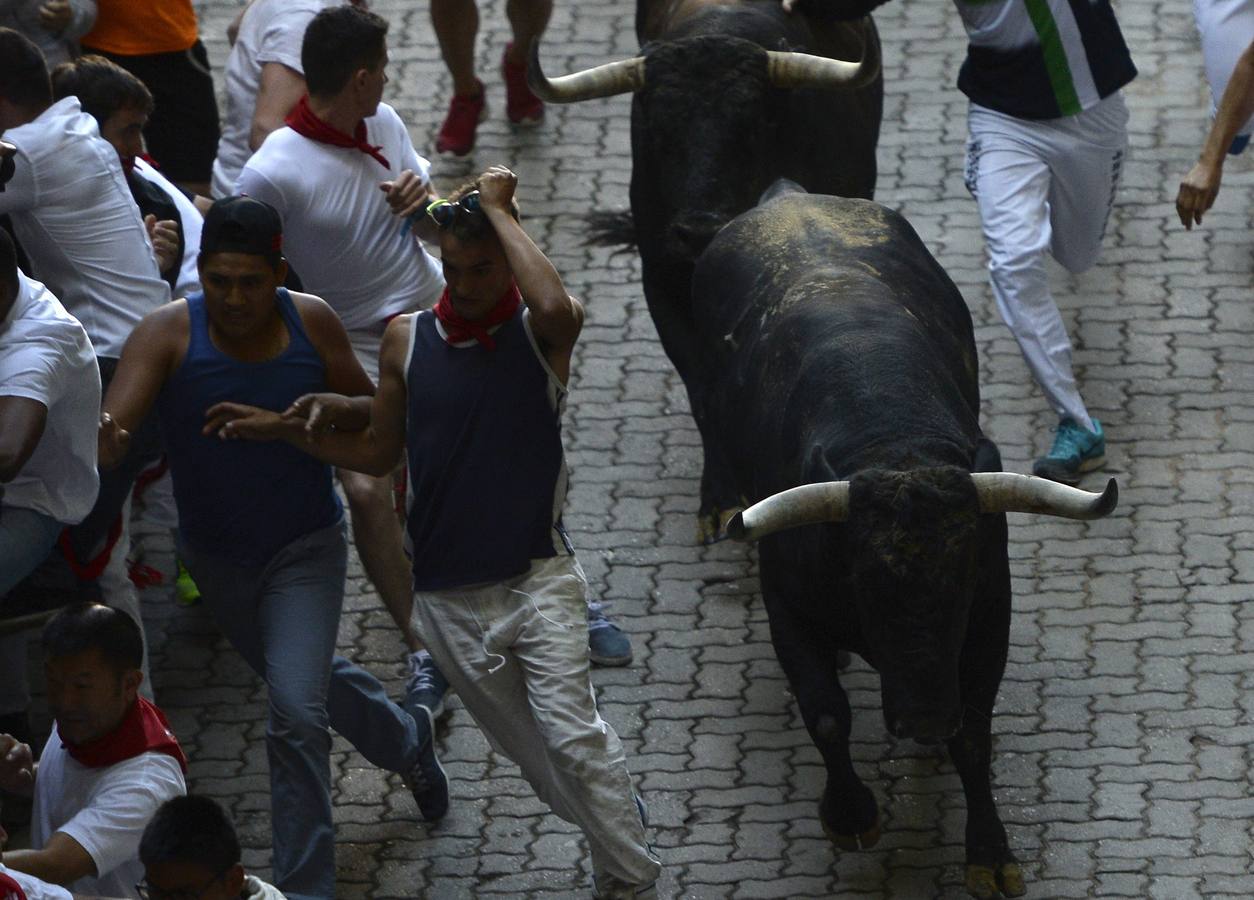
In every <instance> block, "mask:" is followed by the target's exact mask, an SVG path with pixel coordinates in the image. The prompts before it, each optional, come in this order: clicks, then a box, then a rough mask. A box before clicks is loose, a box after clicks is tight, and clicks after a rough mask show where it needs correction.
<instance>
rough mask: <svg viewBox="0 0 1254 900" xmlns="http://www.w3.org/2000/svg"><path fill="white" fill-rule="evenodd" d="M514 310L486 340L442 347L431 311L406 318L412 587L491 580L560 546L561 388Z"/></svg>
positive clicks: (562, 550) (565, 547) (563, 543)
mask: <svg viewBox="0 0 1254 900" xmlns="http://www.w3.org/2000/svg"><path fill="white" fill-rule="evenodd" d="M524 312H525V307H523V306H519V308H518V312H517V313H515V315H514V317H513V318H512V319H510V320H509V321H508V322H506V323H504V324H503V325H501V327H500V328H499V329H497V331H496V333H495V334H494V335H493V337H494V338H495V340H496V349H494V350H488V349H486V348H484V347H482V346H480V345H479V344H477V343H476V344H473V345H469V346H451V345H450V344H448V342H446V341H445V340H444V337H443V336H442V335H441V334H440V332H439V330H438V329H437V325H436V318H435V315H434V314H433V313H431V312H430V311H424V312H420V313H417V314H416V315H415V316H414V318H413V323H412V325H411V332H412V334H411V337H410V340H411V343H410V353H409V361H408V363H407V364H406V377H405V382H406V389H407V393H408V403H409V409H408V415H407V416H406V424H405V438H406V447H407V453H408V461H409V496H408V498H407V500H408V502H407V510H406V519H405V530H406V549H408V551H409V553H410V557H411V559H412V560H413V567H414V589H415V590H419V591H437V590H444V589H448V588H454V587H461V586H464V585H468V584H477V583H482V582H493V581H502V580H504V579H507V578H512V577H514V576H516V575H521V574H523V573H525V572H526V571H527V570H528V569H529V568H530V567H531V560H533V559H547V558H549V557H553V556H557V555H559V554H563V555H564V554H568V553H570V552H571V549H570V543H569V541H567V539H566V533H565V531H564V530H563V528H562V522H561V511H562V505H563V504H564V503H565V499H566V462H565V456H564V454H563V452H562V434H561V428H562V403H563V400H564V398H565V389H564V388H563V387H562V386H561V384H560V383H559V382H558V380H557V377H556V376H555V375H554V374H553V373H552V372H551V371H550V370H549V368H548V366H547V365H546V364H545V363H544V362H542V361H541V356H540V351H539V349H538V348H537V347H536V345H535V343H534V341H533V338H532V336H531V334H530V331H529V329H528V328H527V326H526V324H525V322H524Z"/></svg>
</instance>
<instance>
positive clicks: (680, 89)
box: [530, 0, 883, 540]
mask: <svg viewBox="0 0 1254 900" xmlns="http://www.w3.org/2000/svg"><path fill="white" fill-rule="evenodd" d="M638 28H639V29H640V30H641V32H642V40H645V41H646V43H645V46H644V48H643V50H642V56H641V57H637V58H636V60H635V62H636V63H637V66H636V68H635V69H632V70H631V71H630V72H627V73H626V74H624V72H623V71H622V69H621V67H627V68H631V63H632V62H633V61H629V60H624V61H621V62H619V63H615V64H613V66H618V67H620V70H619V72H618V73H617V76H616V77H618V76H621V77H620V78H619V81H618V82H617V83H615V85H614V86H613V87H610V88H605V87H603V86H597V87H593V88H591V89H590V90H584V91H572V92H560V91H558V92H554V91H552V89H551V87H552V85H553V84H554V83H556V82H561V81H562V80H563V79H554V80H553V81H552V82H550V81H548V80H547V79H545V78H544V76H543V74H542V73H541V72H540V70H539V65H538V56H537V55H536V54H535V53H534V52H533V67H532V72H531V73H530V79H531V81H532V86H533V88H534V89H536V91H537V93H539V94H540V95H541V96H543V97H545V99H546V100H551V101H556V102H571V101H574V100H580V99H589V98H590V97H595V96H606V95H608V94H612V93H622V92H626V91H632V92H634V99H633V101H632V113H631V121H632V124H631V143H632V178H631V215H632V219H633V222H634V229H633V230H632V232H631V237H630V238H629V240H633V241H634V242H635V243H636V245H637V246H638V248H639V250H640V257H641V263H642V275H643V288H644V294H645V298H646V300H647V302H648V305H649V312H650V313H651V315H652V317H653V321H654V323H655V325H656V326H657V330H658V334H659V336H660V338H661V340H662V345H663V347H664V348H665V349H666V352H667V355H668V356H669V357H670V359H671V361H672V362H673V363H674V365H675V368H676V370H677V371H678V372H679V375H680V377H681V378H683V380H684V384H685V386H686V387H687V389H688V396H689V400H690V403H691V406H692V412H693V417H694V418H695V419H696V421H697V425H698V427H699V428H700V429H701V430H702V435H703V437H704V438H705V440H704V446H705V465H704V472H703V476H702V487H701V508H700V533H701V536H702V538H703V539H705V540H713V539H715V538H716V537H717V536H718V535H719V533H720V530H721V526H722V524H723V523H724V522H725V520H726V518H727V517H728V516H730V515H731V513H732V512H734V511H735V509H737V508H738V507H739V505H740V504H739V496H738V494H737V493H736V491H735V488H734V485H733V484H732V481H731V478H730V476H729V473H728V469H727V466H726V463H725V460H723V459H722V457H721V449H720V448H719V447H718V445H717V444H716V443H715V442H713V441H710V440H709V439H708V435H706V432H705V422H706V414H705V407H706V396H705V390H704V388H705V385H704V384H703V383H702V382H701V380H700V379H699V378H697V377H695V372H696V371H697V370H698V369H699V368H701V366H702V364H703V363H702V360H701V359H700V356H701V353H702V352H703V350H702V345H701V338H700V327H699V323H698V322H697V321H696V319H695V317H694V314H693V310H692V305H691V299H690V298H691V281H692V269H693V262H694V261H695V259H696V257H697V256H698V255H699V254H700V253H701V251H702V250H704V249H705V247H706V245H707V244H708V243H709V241H710V239H711V238H713V236H714V234H715V233H716V232H717V231H718V229H719V228H720V227H722V226H723V225H725V224H726V223H727V222H729V221H731V219H732V218H734V217H735V216H737V215H739V214H740V213H742V212H744V211H745V210H747V209H750V208H752V207H753V206H754V204H755V203H756V202H757V200H758V197H759V196H760V195H761V194H762V192H763V191H764V190H765V189H766V188H767V187H768V186H769V185H771V184H772V183H774V181H775V180H776V179H777V178H780V177H784V178H788V179H791V180H792V181H795V182H797V183H798V184H800V185H802V186H803V187H805V188H806V190H809V191H811V192H814V193H824V194H837V195H840V196H848V197H865V198H868V199H869V198H870V197H871V196H872V194H873V192H874V189H875V176H876V168H875V146H876V142H877V140H878V137H879V127H880V115H881V109H882V105H883V82H882V79H881V77H880V75H879V38H878V36H877V34H876V32H875V25H874V23H873V22H872V21H871V19H870V18H869V17H867V18H865V19H863V20H861V21H860V22H856V23H853V24H850V23H844V22H836V21H831V20H827V19H824V18H821V17H817V16H811V15H807V14H803V13H801V12H796V13H793V14H788V13H785V12H784V11H783V10H782V9H781V7H780V3H779V0H739V2H737V0H673V2H670V3H660V2H653V3H642V4H641V7H640V9H639V10H638ZM767 51H774V52H775V53H776V54H778V55H783V54H780V53H779V51H794V52H798V53H804V54H808V55H811V56H818V57H822V58H823V61H828V60H833V59H835V60H858V59H859V58H862V59H863V60H864V65H863V67H862V69H861V70H860V75H859V76H858V77H851V78H849V79H848V80H847V81H846V82H845V83H843V84H838V83H836V81H835V80H833V79H824V78H823V77H821V76H820V77H806V76H802V77H797V76H796V74H795V73H794V74H793V75H791V76H789V75H785V76H784V77H780V72H779V71H778V70H777V69H776V68H773V66H774V64H775V61H774V60H771V59H768V55H769V54H768V53H767ZM803 62H804V61H803ZM609 68H612V66H611V67H609ZM849 68H850V69H853V68H854V67H853V66H850V67H849ZM586 74H587V73H579V75H586ZM572 77H574V76H572ZM803 85H808V86H803ZM816 85H821V86H816ZM624 236H625V235H624Z"/></svg>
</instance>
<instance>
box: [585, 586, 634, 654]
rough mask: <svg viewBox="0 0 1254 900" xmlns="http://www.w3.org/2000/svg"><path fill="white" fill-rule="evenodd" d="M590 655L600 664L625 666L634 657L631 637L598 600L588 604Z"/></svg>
mask: <svg viewBox="0 0 1254 900" xmlns="http://www.w3.org/2000/svg"><path fill="white" fill-rule="evenodd" d="M588 656H589V658H590V659H591V660H592V662H593V664H594V665H598V666H625V665H627V664H628V663H630V662H631V658H632V654H631V639H630V638H629V637H627V635H625V634H623V632H622V629H620V628H619V627H618V626H617V625H615V624H614V623H613V622H611V621H610V620H609V619H608V618H606V616H605V610H604V609H602V607H601V604H600V603H596V602H593V603H589V604H588Z"/></svg>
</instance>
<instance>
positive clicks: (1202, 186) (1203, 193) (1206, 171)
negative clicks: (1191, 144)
mask: <svg viewBox="0 0 1254 900" xmlns="http://www.w3.org/2000/svg"><path fill="white" fill-rule="evenodd" d="M1222 176H1223V164H1222V163H1220V164H1219V165H1211V164H1208V163H1205V162H1201V161H1199V162H1198V163H1197V165H1195V166H1194V167H1193V168H1192V169H1190V170H1189V174H1188V175H1185V176H1184V180H1183V181H1181V182H1180V192H1179V193H1178V194H1176V214H1177V215H1179V216H1180V224H1181V225H1183V226H1184V227H1185V228H1186V229H1188V230H1189V231H1192V230H1193V226H1194V224H1197V225H1201V224H1202V213H1204V212H1206V211H1207V210H1208V209H1210V208H1211V207H1212V206H1213V205H1214V204H1215V197H1217V196H1218V195H1219V181H1220V178H1221V177H1222Z"/></svg>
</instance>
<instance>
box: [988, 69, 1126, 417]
mask: <svg viewBox="0 0 1254 900" xmlns="http://www.w3.org/2000/svg"><path fill="white" fill-rule="evenodd" d="M967 127H968V134H969V137H968V140H967V162H966V177H965V181H966V185H967V190H969V191H970V192H971V194H972V196H974V197H975V199H976V202H977V203H978V204H979V207H980V221H981V223H982V225H983V230H984V241H985V243H986V245H987V247H988V268H989V277H990V281H991V282H992V287H993V296H994V298H995V299H996V301H997V309H998V311H999V312H1000V313H1001V317H1002V319H1003V320H1004V321H1005V322H1006V325H1007V326H1009V328H1010V330H1011V332H1012V333H1013V334H1014V336H1015V340H1017V341H1018V342H1019V348H1020V349H1021V350H1022V351H1023V356H1024V359H1025V360H1026V361H1027V364H1028V368H1029V369H1030V370H1031V372H1032V376H1033V377H1034V378H1035V379H1036V382H1037V384H1039V385H1040V386H1041V390H1042V391H1043V392H1044V393H1045V397H1046V399H1047V400H1048V401H1049V404H1050V406H1052V407H1053V409H1054V411H1055V412H1056V413H1057V414H1058V416H1059V417H1060V418H1061V417H1064V416H1069V417H1071V418H1072V419H1074V420H1075V421H1076V423H1077V424H1079V425H1080V426H1081V427H1083V428H1087V429H1089V430H1090V431H1091V430H1093V421H1092V419H1091V418H1090V417H1089V414H1088V410H1087V408H1086V407H1085V405H1084V401H1083V400H1082V399H1081V397H1080V391H1079V388H1078V387H1077V386H1076V380H1075V375H1074V373H1073V372H1072V369H1071V341H1070V340H1069V339H1068V337H1067V330H1066V328H1065V326H1064V325H1063V322H1062V316H1061V315H1060V314H1059V312H1058V306H1057V304H1056V303H1055V302H1054V298H1053V296H1052V295H1051V294H1050V291H1049V277H1048V273H1047V272H1046V271H1045V259H1044V255H1045V252H1046V250H1048V251H1049V252H1050V253H1052V254H1053V256H1054V258H1055V259H1056V260H1058V262H1060V263H1061V264H1062V265H1063V266H1065V267H1066V268H1067V269H1069V270H1070V271H1072V272H1083V271H1084V270H1085V269H1087V268H1089V267H1090V266H1092V265H1093V263H1095V262H1096V261H1097V254H1098V251H1099V250H1100V249H1101V243H1102V236H1103V235H1104V233H1105V231H1106V222H1107V220H1108V219H1109V218H1110V210H1111V207H1112V206H1113V205H1114V199H1115V188H1116V186H1117V185H1118V182H1119V170H1120V168H1121V166H1122V164H1123V157H1124V153H1125V152H1126V149H1127V133H1128V110H1127V107H1126V106H1124V102H1123V97H1122V96H1121V95H1120V94H1118V93H1115V94H1112V95H1111V96H1109V97H1107V98H1106V99H1104V100H1102V101H1101V102H1100V103H1098V104H1097V105H1096V106H1094V107H1091V108H1090V109H1087V110H1085V111H1084V112H1081V113H1079V114H1078V115H1074V116H1065V117H1063V118H1059V119H1048V120H1041V121H1033V120H1028V119H1016V118H1014V117H1013V116H1007V115H1004V114H1002V113H999V112H994V111H993V110H991V109H986V108H984V107H982V106H978V105H976V104H971V108H970V111H969V113H968V115H967Z"/></svg>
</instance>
